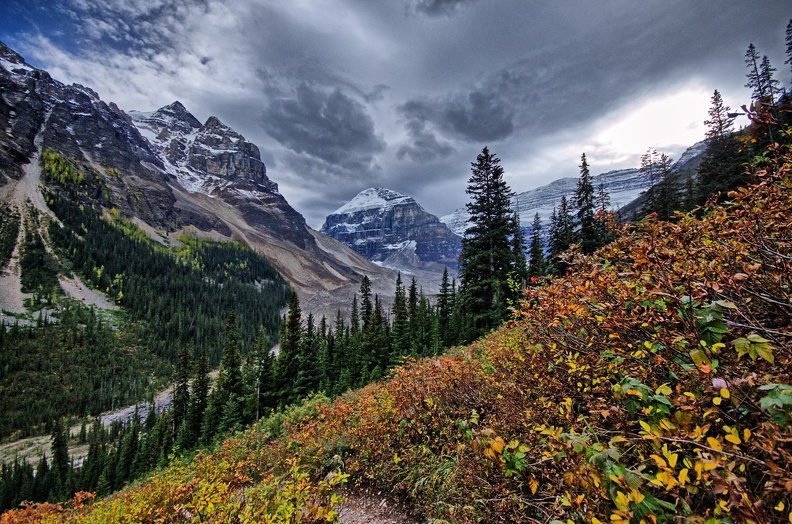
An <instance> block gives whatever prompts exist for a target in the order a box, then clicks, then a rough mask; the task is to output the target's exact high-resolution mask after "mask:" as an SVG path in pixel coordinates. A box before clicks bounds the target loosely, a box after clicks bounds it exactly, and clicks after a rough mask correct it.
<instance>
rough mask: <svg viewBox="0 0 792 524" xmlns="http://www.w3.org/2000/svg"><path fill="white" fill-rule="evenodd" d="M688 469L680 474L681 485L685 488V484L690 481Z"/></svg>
mask: <svg viewBox="0 0 792 524" xmlns="http://www.w3.org/2000/svg"><path fill="white" fill-rule="evenodd" d="M688 471H690V470H689V469H688V468H684V469H683V470H682V471H680V472H679V485H680V486H684V485H685V483H687V482H688V481H690V477H688Z"/></svg>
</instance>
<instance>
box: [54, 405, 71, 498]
mask: <svg viewBox="0 0 792 524" xmlns="http://www.w3.org/2000/svg"><path fill="white" fill-rule="evenodd" d="M68 472H69V433H68V431H67V429H66V427H65V426H64V423H63V420H61V419H57V420H56V421H55V423H54V424H53V426H52V473H53V475H54V483H53V486H52V487H53V488H55V486H57V488H55V496H56V497H58V498H60V497H63V496H64V495H65V487H66V475H67V473H68Z"/></svg>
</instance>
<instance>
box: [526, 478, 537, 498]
mask: <svg viewBox="0 0 792 524" xmlns="http://www.w3.org/2000/svg"><path fill="white" fill-rule="evenodd" d="M528 487H529V488H531V494H532V495H536V490H538V489H539V481H538V480H536V479H531V480H530V481H529V482H528Z"/></svg>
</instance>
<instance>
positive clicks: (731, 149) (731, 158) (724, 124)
mask: <svg viewBox="0 0 792 524" xmlns="http://www.w3.org/2000/svg"><path fill="white" fill-rule="evenodd" d="M749 50H750V48H749ZM729 110H730V108H729V107H728V106H725V105H724V104H723V99H722V98H721V95H720V93H719V92H718V91H717V90H716V91H715V92H714V93H713V95H712V98H711V99H710V108H709V110H708V112H707V114H708V116H709V118H708V119H707V120H705V121H704V124H705V125H706V126H707V131H706V140H707V149H706V150H705V151H704V155H703V156H702V160H701V163H700V164H699V166H698V168H697V175H698V176H697V177H696V187H695V197H694V202H695V204H696V205H702V204H704V203H705V202H706V201H707V200H709V199H710V197H711V196H712V195H714V194H716V193H725V192H727V191H729V190H730V189H732V188H734V187H737V186H740V185H743V184H744V183H745V182H747V180H748V175H747V174H746V172H745V168H744V166H743V164H744V163H745V162H747V161H748V154H749V153H748V151H743V150H742V147H741V144H740V141H739V140H738V139H737V137H736V136H735V135H734V133H733V131H732V128H733V123H734V117H731V116H729ZM692 207H693V206H690V208H691V209H692Z"/></svg>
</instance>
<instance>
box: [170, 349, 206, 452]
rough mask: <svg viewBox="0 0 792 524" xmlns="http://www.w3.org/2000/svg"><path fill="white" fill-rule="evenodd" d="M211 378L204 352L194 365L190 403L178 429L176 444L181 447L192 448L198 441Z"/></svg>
mask: <svg viewBox="0 0 792 524" xmlns="http://www.w3.org/2000/svg"><path fill="white" fill-rule="evenodd" d="M210 386H211V378H210V377H209V360H208V359H207V357H206V353H204V352H201V353H200V354H199V355H198V362H197V363H196V366H195V376H194V377H193V379H192V384H191V388H190V389H191V394H190V405H189V406H188V408H187V416H186V417H185V419H184V424H182V427H181V429H180V430H179V435H178V442H177V445H178V446H179V447H180V448H181V449H192V448H194V447H195V446H196V444H197V443H198V439H199V438H200V436H201V428H202V426H203V422H204V414H205V412H206V405H207V402H208V396H209V387H210Z"/></svg>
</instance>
